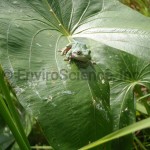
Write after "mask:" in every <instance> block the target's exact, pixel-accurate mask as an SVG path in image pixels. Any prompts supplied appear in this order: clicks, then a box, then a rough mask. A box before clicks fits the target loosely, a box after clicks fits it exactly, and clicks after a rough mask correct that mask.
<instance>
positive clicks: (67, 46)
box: [61, 43, 72, 55]
mask: <svg viewBox="0 0 150 150" xmlns="http://www.w3.org/2000/svg"><path fill="white" fill-rule="evenodd" d="M71 48H72V44H71V43H70V44H68V45H66V47H64V48H63V49H62V50H61V55H66V54H67V53H68V52H69V50H70V49H71Z"/></svg>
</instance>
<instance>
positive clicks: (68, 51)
mask: <svg viewBox="0 0 150 150" xmlns="http://www.w3.org/2000/svg"><path fill="white" fill-rule="evenodd" d="M61 55H66V59H64V60H65V61H69V62H70V61H71V60H77V61H80V62H85V63H86V62H89V61H91V51H90V50H89V49H88V48H87V46H86V44H84V43H81V42H77V41H75V42H72V43H69V44H67V45H66V47H64V48H63V49H62V50H61Z"/></svg>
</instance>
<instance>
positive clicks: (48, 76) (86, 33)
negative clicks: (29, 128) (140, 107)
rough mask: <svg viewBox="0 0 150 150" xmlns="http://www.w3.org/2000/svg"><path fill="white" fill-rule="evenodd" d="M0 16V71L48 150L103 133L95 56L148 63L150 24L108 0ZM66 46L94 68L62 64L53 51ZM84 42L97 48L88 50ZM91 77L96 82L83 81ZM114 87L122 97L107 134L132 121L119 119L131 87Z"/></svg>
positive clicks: (104, 93)
mask: <svg viewBox="0 0 150 150" xmlns="http://www.w3.org/2000/svg"><path fill="white" fill-rule="evenodd" d="M0 8H1V9H0V40H1V43H0V63H1V64H2V65H3V68H4V69H6V73H7V74H8V75H9V76H10V75H11V73H12V74H13V75H14V76H13V78H11V80H12V83H13V85H14V87H15V89H16V92H17V94H18V98H19V99H20V102H21V103H22V105H23V106H24V107H25V108H26V109H27V110H28V111H30V113H31V114H33V115H34V116H35V117H36V118H37V120H38V121H39V122H40V124H41V126H42V128H43V131H44V133H45V135H46V136H47V138H48V141H49V142H50V143H51V144H52V146H53V147H54V148H56V149H57V150H59V149H61V150H63V149H64V150H66V149H69V150H71V149H72V150H74V149H75V150H76V149H78V148H80V147H81V146H83V145H86V144H88V143H89V142H92V141H94V140H96V139H98V138H100V137H102V136H104V135H106V134H108V133H109V132H111V117H110V113H109V112H110V108H109V86H108V83H107V80H106V79H105V78H104V76H103V73H102V71H101V69H100V68H99V65H98V64H99V63H100V61H101V60H103V58H107V56H105V55H101V54H100V53H99V49H102V50H105V49H107V48H108V49H110V50H111V51H113V50H114V49H113V48H111V47H109V46H112V47H114V48H118V49H121V50H123V51H127V52H129V53H131V54H134V55H136V56H138V57H142V58H147V59H148V58H149V53H150V51H149V46H150V45H149V36H150V35H149V31H150V27H149V26H148V23H149V22H150V20H149V19H147V18H146V17H144V16H142V15H140V14H138V13H137V12H134V11H132V10H130V9H129V8H127V7H125V6H123V5H122V4H120V3H119V2H118V1H116V0H103V1H99V0H92V1H91V0H89V1H87V0H82V1H81V0H80V1H79V0H76V1H72V0H55V1H54V0H15V1H14V0H10V1H5V0H2V1H1V2H0ZM72 38H75V39H76V40H80V41H84V42H86V44H87V45H88V46H91V49H92V57H93V59H95V60H96V62H97V65H95V66H92V65H89V66H87V67H85V68H82V67H80V65H79V66H78V65H77V66H76V64H71V65H69V64H68V63H67V62H64V61H63V57H62V56H60V53H59V52H58V49H60V48H63V47H64V46H65V45H66V44H67V43H68V42H69V41H70V40H72ZM92 40H94V41H96V42H101V43H103V44H105V45H103V44H101V46H100V47H98V48H99V49H97V50H95V49H96V45H97V43H96V44H95V47H92V43H93V41H92ZM142 51H144V52H142ZM113 57H114V56H113ZM110 63H111V61H110ZM112 65H113V64H112ZM121 65H122V64H121ZM114 67H115V65H114ZM7 69H9V70H7ZM9 71H11V73H10V72H9ZM91 72H92V73H95V74H96V75H97V74H100V76H96V78H90V76H89V75H90V74H91ZM83 74H85V75H87V76H88V77H87V79H85V78H83V76H82V75H83ZM77 77H81V78H77ZM121 86H124V87H126V89H125V90H124V91H123V92H124V93H122V95H121V96H119V95H118V94H117V96H116V97H117V99H116V101H117V102H118V103H116V102H114V106H115V105H117V109H116V111H113V118H116V121H115V126H116V128H115V129H119V128H121V127H123V126H125V125H128V124H130V123H132V122H133V119H134V116H132V117H129V118H127V117H126V113H122V111H124V110H125V109H126V106H129V109H128V110H129V112H131V113H132V111H134V109H133V106H134V102H133V101H130V100H131V99H132V97H130V94H131V91H130V90H129V89H130V88H131V86H128V84H127V83H124V84H123V85H121ZM121 86H120V87H121ZM121 88H122V87H121ZM115 92H118V91H116V90H115ZM113 93H114V92H113ZM122 98H124V99H122ZM120 105H122V107H119V106H120ZM120 108H121V109H120ZM112 110H114V107H112ZM114 112H119V114H117V115H116V114H115V113H114ZM118 116H120V117H118ZM122 118H126V119H122ZM107 149H109V145H108V147H107Z"/></svg>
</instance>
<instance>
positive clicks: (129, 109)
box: [95, 45, 150, 149]
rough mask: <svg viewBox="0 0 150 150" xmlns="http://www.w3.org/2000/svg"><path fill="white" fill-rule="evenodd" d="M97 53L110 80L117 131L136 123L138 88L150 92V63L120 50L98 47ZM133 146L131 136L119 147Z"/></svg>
mask: <svg viewBox="0 0 150 150" xmlns="http://www.w3.org/2000/svg"><path fill="white" fill-rule="evenodd" d="M95 52H96V54H97V55H96V56H95V58H96V59H97V61H98V60H99V64H100V65H103V66H104V67H105V70H106V71H105V74H106V76H108V78H109V80H110V85H111V89H110V98H111V99H110V104H111V110H112V112H111V114H112V117H113V120H114V121H113V126H114V127H113V129H114V131H116V130H118V129H120V128H123V127H125V126H127V125H130V124H132V123H134V122H135V111H136V109H135V103H136V102H135V97H134V89H135V86H136V85H142V86H146V87H147V88H148V89H149V86H150V80H149V76H150V74H149V70H150V63H149V62H148V61H146V60H143V59H140V58H138V57H135V56H133V55H131V54H128V53H126V52H122V51H120V50H117V49H112V48H110V47H105V46H104V47H103V49H101V45H100V46H98V45H97V48H96V49H95ZM124 143H126V145H124ZM123 145H124V146H123ZM131 145H132V137H131V136H127V137H125V138H123V139H122V140H121V139H119V140H118V144H117V146H116V144H115V147H116V148H119V147H120V148H121V147H122V149H130V147H131ZM114 149H115V148H114Z"/></svg>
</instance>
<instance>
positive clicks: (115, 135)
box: [80, 118, 150, 150]
mask: <svg viewBox="0 0 150 150" xmlns="http://www.w3.org/2000/svg"><path fill="white" fill-rule="evenodd" d="M149 127H150V118H147V119H144V120H142V121H139V122H137V123H134V124H132V125H130V126H128V127H125V128H122V129H120V130H118V131H115V132H113V133H111V134H109V135H107V136H105V137H103V138H101V139H99V140H97V141H95V142H93V143H91V144H89V145H87V146H84V147H82V148H80V150H88V149H91V148H93V147H96V146H98V145H100V144H103V143H105V142H108V141H111V140H114V139H117V138H119V137H121V136H125V135H127V134H130V133H133V132H135V131H138V130H141V129H145V128H149Z"/></svg>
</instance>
